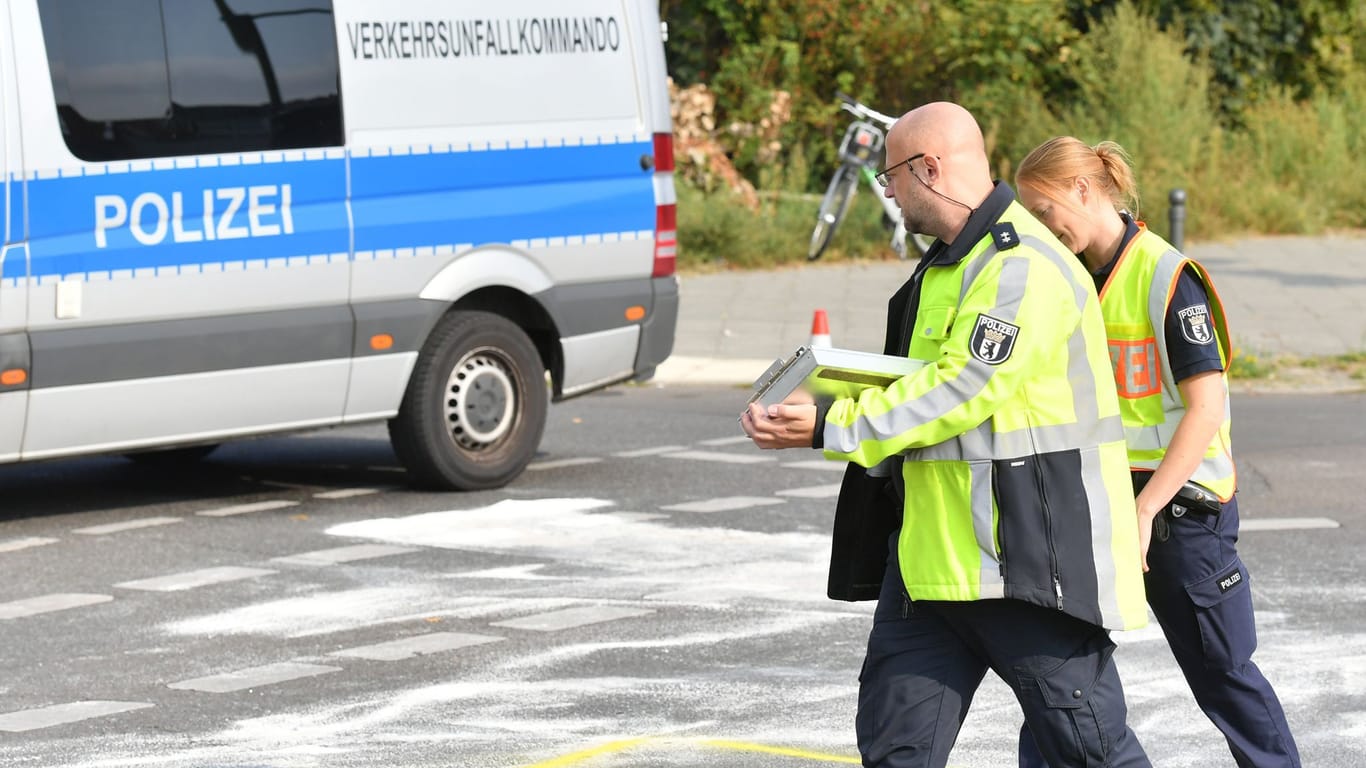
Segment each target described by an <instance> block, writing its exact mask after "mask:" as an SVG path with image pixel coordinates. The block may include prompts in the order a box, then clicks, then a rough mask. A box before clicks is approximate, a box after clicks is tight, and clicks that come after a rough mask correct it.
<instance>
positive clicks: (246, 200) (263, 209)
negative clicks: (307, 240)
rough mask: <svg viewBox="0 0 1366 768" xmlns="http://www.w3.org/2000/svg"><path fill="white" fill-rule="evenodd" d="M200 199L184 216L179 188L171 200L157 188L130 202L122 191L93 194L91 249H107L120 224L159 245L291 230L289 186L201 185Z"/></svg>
mask: <svg viewBox="0 0 1366 768" xmlns="http://www.w3.org/2000/svg"><path fill="white" fill-rule="evenodd" d="M200 201H201V203H202V206H201V208H202V210H201V212H200V215H198V216H192V217H191V218H189V219H187V218H186V217H185V198H184V193H182V192H172V193H171V198H170V200H167V199H166V198H165V197H163V196H162V195H159V194H157V193H156V192H143V193H142V194H140V195H138V196H136V197H134V198H133V199H132V200H131V201H130V200H127V199H125V198H124V197H123V196H122V195H96V196H95V247H96V248H105V247H107V246H108V245H109V233H110V232H112V231H115V230H118V229H122V228H125V227H126V228H127V229H128V231H129V233H130V234H131V235H132V236H133V239H134V240H136V241H138V242H139V243H141V244H142V245H160V244H162V243H163V242H165V241H166V238H167V237H170V238H171V240H172V241H173V242H177V243H198V242H203V241H205V240H235V239H238V238H245V237H272V236H274V235H292V234H294V213H293V211H292V210H291V208H290V204H291V201H292V194H291V190H290V186H289V185H288V184H280V185H278V186H277V185H275V184H264V185H260V186H252V187H221V188H218V189H206V190H203V192H202V193H201V194H200Z"/></svg>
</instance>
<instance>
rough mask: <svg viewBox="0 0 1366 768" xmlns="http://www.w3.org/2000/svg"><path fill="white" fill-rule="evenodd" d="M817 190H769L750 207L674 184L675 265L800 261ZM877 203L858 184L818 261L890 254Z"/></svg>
mask: <svg viewBox="0 0 1366 768" xmlns="http://www.w3.org/2000/svg"><path fill="white" fill-rule="evenodd" d="M820 198H821V196H820V195H816V194H793V193H784V192H770V193H764V194H762V195H761V203H760V206H759V210H757V211H751V210H750V209H749V208H746V207H745V206H744V205H742V204H741V203H740V202H739V201H738V199H737V198H736V197H735V196H734V195H732V194H731V193H729V192H727V191H725V190H721V191H717V192H710V193H708V192H702V191H701V190H698V189H695V188H693V187H690V186H687V185H680V186H679V189H678V265H679V268H680V269H682V270H684V271H693V272H697V271H715V270H720V269H753V268H758V267H771V266H774V265H777V264H797V263H803V262H805V261H806V254H807V251H808V246H809V245H810V243H811V230H812V229H813V228H814V227H815V224H816V211H817V209H818V208H819V207H820ZM890 239H891V232H890V230H888V229H887V228H886V227H884V226H883V224H882V207H881V206H880V205H878V202H877V200H875V199H874V198H873V196H872V194H871V193H870V192H869V191H868V189H867V187H866V186H865V187H860V188H859V189H858V192H857V193H856V194H855V195H854V200H853V202H852V203H851V204H850V205H849V211H848V213H847V214H846V215H845V217H844V220H843V221H842V222H841V223H840V225H839V227H838V228H837V229H836V230H835V236H834V239H833V240H832V241H831V243H830V247H829V248H828V249H826V251H825V253H824V254H822V256H821V261H841V260H849V259H893V258H896V255H895V254H894V253H893V252H892V249H891V247H890V245H889V243H890Z"/></svg>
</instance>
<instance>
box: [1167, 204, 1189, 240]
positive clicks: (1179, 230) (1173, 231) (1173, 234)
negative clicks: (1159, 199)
mask: <svg viewBox="0 0 1366 768" xmlns="http://www.w3.org/2000/svg"><path fill="white" fill-rule="evenodd" d="M1167 202H1168V203H1169V204H1170V206H1171V207H1169V208H1168V209H1167V222H1168V224H1169V225H1170V227H1169V230H1170V232H1169V238H1168V239H1170V240H1171V244H1172V245H1174V246H1176V250H1178V251H1180V250H1182V248H1181V241H1182V240H1185V239H1186V190H1184V189H1173V190H1172V191H1171V193H1170V194H1168V195H1167Z"/></svg>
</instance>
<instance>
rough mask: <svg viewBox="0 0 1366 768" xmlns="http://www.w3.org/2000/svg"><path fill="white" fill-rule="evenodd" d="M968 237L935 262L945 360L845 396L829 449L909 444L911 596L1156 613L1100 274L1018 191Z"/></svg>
mask: <svg viewBox="0 0 1366 768" xmlns="http://www.w3.org/2000/svg"><path fill="white" fill-rule="evenodd" d="M960 237H970V238H973V239H974V240H975V241H976V242H975V245H973V247H972V248H971V250H970V251H969V252H968V253H967V254H966V256H964V257H963V258H962V259H961V260H959V261H957V262H952V263H946V264H943V265H937V264H936V263H934V262H931V264H930V266H928V267H927V268H926V269H925V271H924V274H923V277H922V278H921V285H920V301H919V303H918V309H917V312H916V317H915V323H914V326H913V330H912V335H911V338H912V341H911V344H910V350H909V355H910V357H912V358H918V359H921V360H926V361H928V362H929V363H931V364H929V365H926V366H925V367H924V368H921V369H919V370H918V371H916V372H915V373H912V374H909V375H907V376H905V377H903V378H902V379H900V380H898V381H897V382H895V383H894V384H892V385H891V386H889V387H887V388H886V389H881V388H872V389H868V390H865V391H864V392H862V393H861V394H860V395H859V397H858V398H857V399H843V400H836V401H835V402H834V404H833V405H831V407H830V409H829V410H828V411H827V412H826V421H825V428H824V431H823V432H822V437H823V440H824V447H825V453H826V456H827V457H828V458H832V459H844V460H848V461H854V462H856V463H858V464H860V465H862V466H865V467H871V466H873V465H875V464H878V463H879V462H881V461H882V460H884V459H886V458H888V457H893V456H898V455H900V456H902V457H903V459H904V461H903V463H902V478H903V479H904V481H905V506H904V510H903V519H902V525H901V531H900V535H899V539H898V545H897V546H898V554H899V558H900V567H901V577H902V581H903V583H904V586H905V588H906V592H907V594H908V595H909V596H910V597H911V598H912V599H914V600H955V601H963V600H983V599H988V598H1003V597H1004V598H1014V599H1019V600H1024V601H1026V602H1029V603H1033V604H1037V605H1042V606H1047V607H1049V608H1055V609H1058V610H1061V611H1063V612H1065V613H1068V614H1070V615H1073V616H1075V617H1077V618H1079V619H1082V620H1084V621H1087V622H1090V623H1092V624H1096V625H1099V626H1103V627H1106V628H1109V629H1132V628H1136V627H1141V626H1143V625H1144V624H1146V623H1147V615H1148V612H1147V606H1146V603H1145V601H1144V593H1143V580H1142V571H1141V567H1140V564H1139V559H1138V525H1137V517H1136V515H1135V511H1134V499H1133V489H1132V485H1131V482H1130V479H1129V472H1128V463H1127V461H1126V458H1125V447H1124V431H1123V424H1122V423H1121V420H1120V415H1119V406H1118V398H1116V396H1115V388H1114V379H1113V376H1112V375H1111V371H1110V366H1109V356H1108V354H1107V352H1106V344H1105V327H1104V323H1103V321H1102V318H1101V313H1100V304H1099V301H1098V299H1097V297H1096V292H1095V287H1094V281H1093V280H1092V279H1091V277H1090V275H1088V274H1086V272H1085V270H1084V269H1083V268H1082V266H1081V264H1080V262H1079V261H1078V260H1077V258H1076V256H1074V255H1073V254H1071V253H1068V252H1067V250H1066V249H1065V248H1064V247H1063V246H1062V244H1061V243H1059V242H1058V241H1057V240H1056V239H1055V238H1054V237H1053V236H1052V235H1051V234H1050V233H1049V232H1048V231H1047V230H1046V229H1045V228H1044V227H1043V226H1042V225H1041V224H1039V222H1038V221H1037V220H1035V218H1034V217H1033V216H1031V215H1030V214H1029V212H1028V211H1026V210H1025V209H1024V207H1023V206H1021V205H1020V204H1019V203H1017V202H1014V201H1013V200H1012V202H1010V204H1009V206H1008V207H1007V208H1006V209H1005V213H1004V214H1003V215H1002V216H1001V217H1000V218H999V219H998V220H997V222H996V224H995V225H994V226H991V227H990V228H989V229H988V230H987V231H985V232H982V233H970V232H964V233H963V234H962V235H960ZM979 237H980V239H977V238H979ZM927 258H929V257H927Z"/></svg>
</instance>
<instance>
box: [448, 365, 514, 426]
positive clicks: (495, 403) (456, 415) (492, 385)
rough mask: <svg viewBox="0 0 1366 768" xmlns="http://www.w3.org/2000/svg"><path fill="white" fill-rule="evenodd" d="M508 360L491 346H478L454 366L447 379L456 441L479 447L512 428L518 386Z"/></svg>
mask: <svg viewBox="0 0 1366 768" xmlns="http://www.w3.org/2000/svg"><path fill="white" fill-rule="evenodd" d="M509 371H510V368H509V366H508V364H507V362H506V360H505V359H504V358H503V357H502V356H501V355H499V354H497V353H496V351H494V350H492V349H476V350H473V351H471V352H469V353H468V354H466V355H465V356H464V357H462V358H461V359H460V362H458V363H456V364H455V366H454V367H452V368H451V375H450V377H449V378H448V379H447V380H446V398H445V416H446V425H447V429H448V434H449V435H450V436H451V439H452V440H454V441H455V444H456V445H458V446H460V447H461V448H465V449H468V450H480V449H483V448H487V447H489V446H490V445H493V444H494V443H496V442H498V441H499V440H500V439H501V438H502V437H503V436H504V435H506V434H507V433H508V430H510V429H512V414H513V412H514V410H515V409H516V405H517V389H516V387H515V385H514V384H513V381H512V376H511V375H510V374H509Z"/></svg>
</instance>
